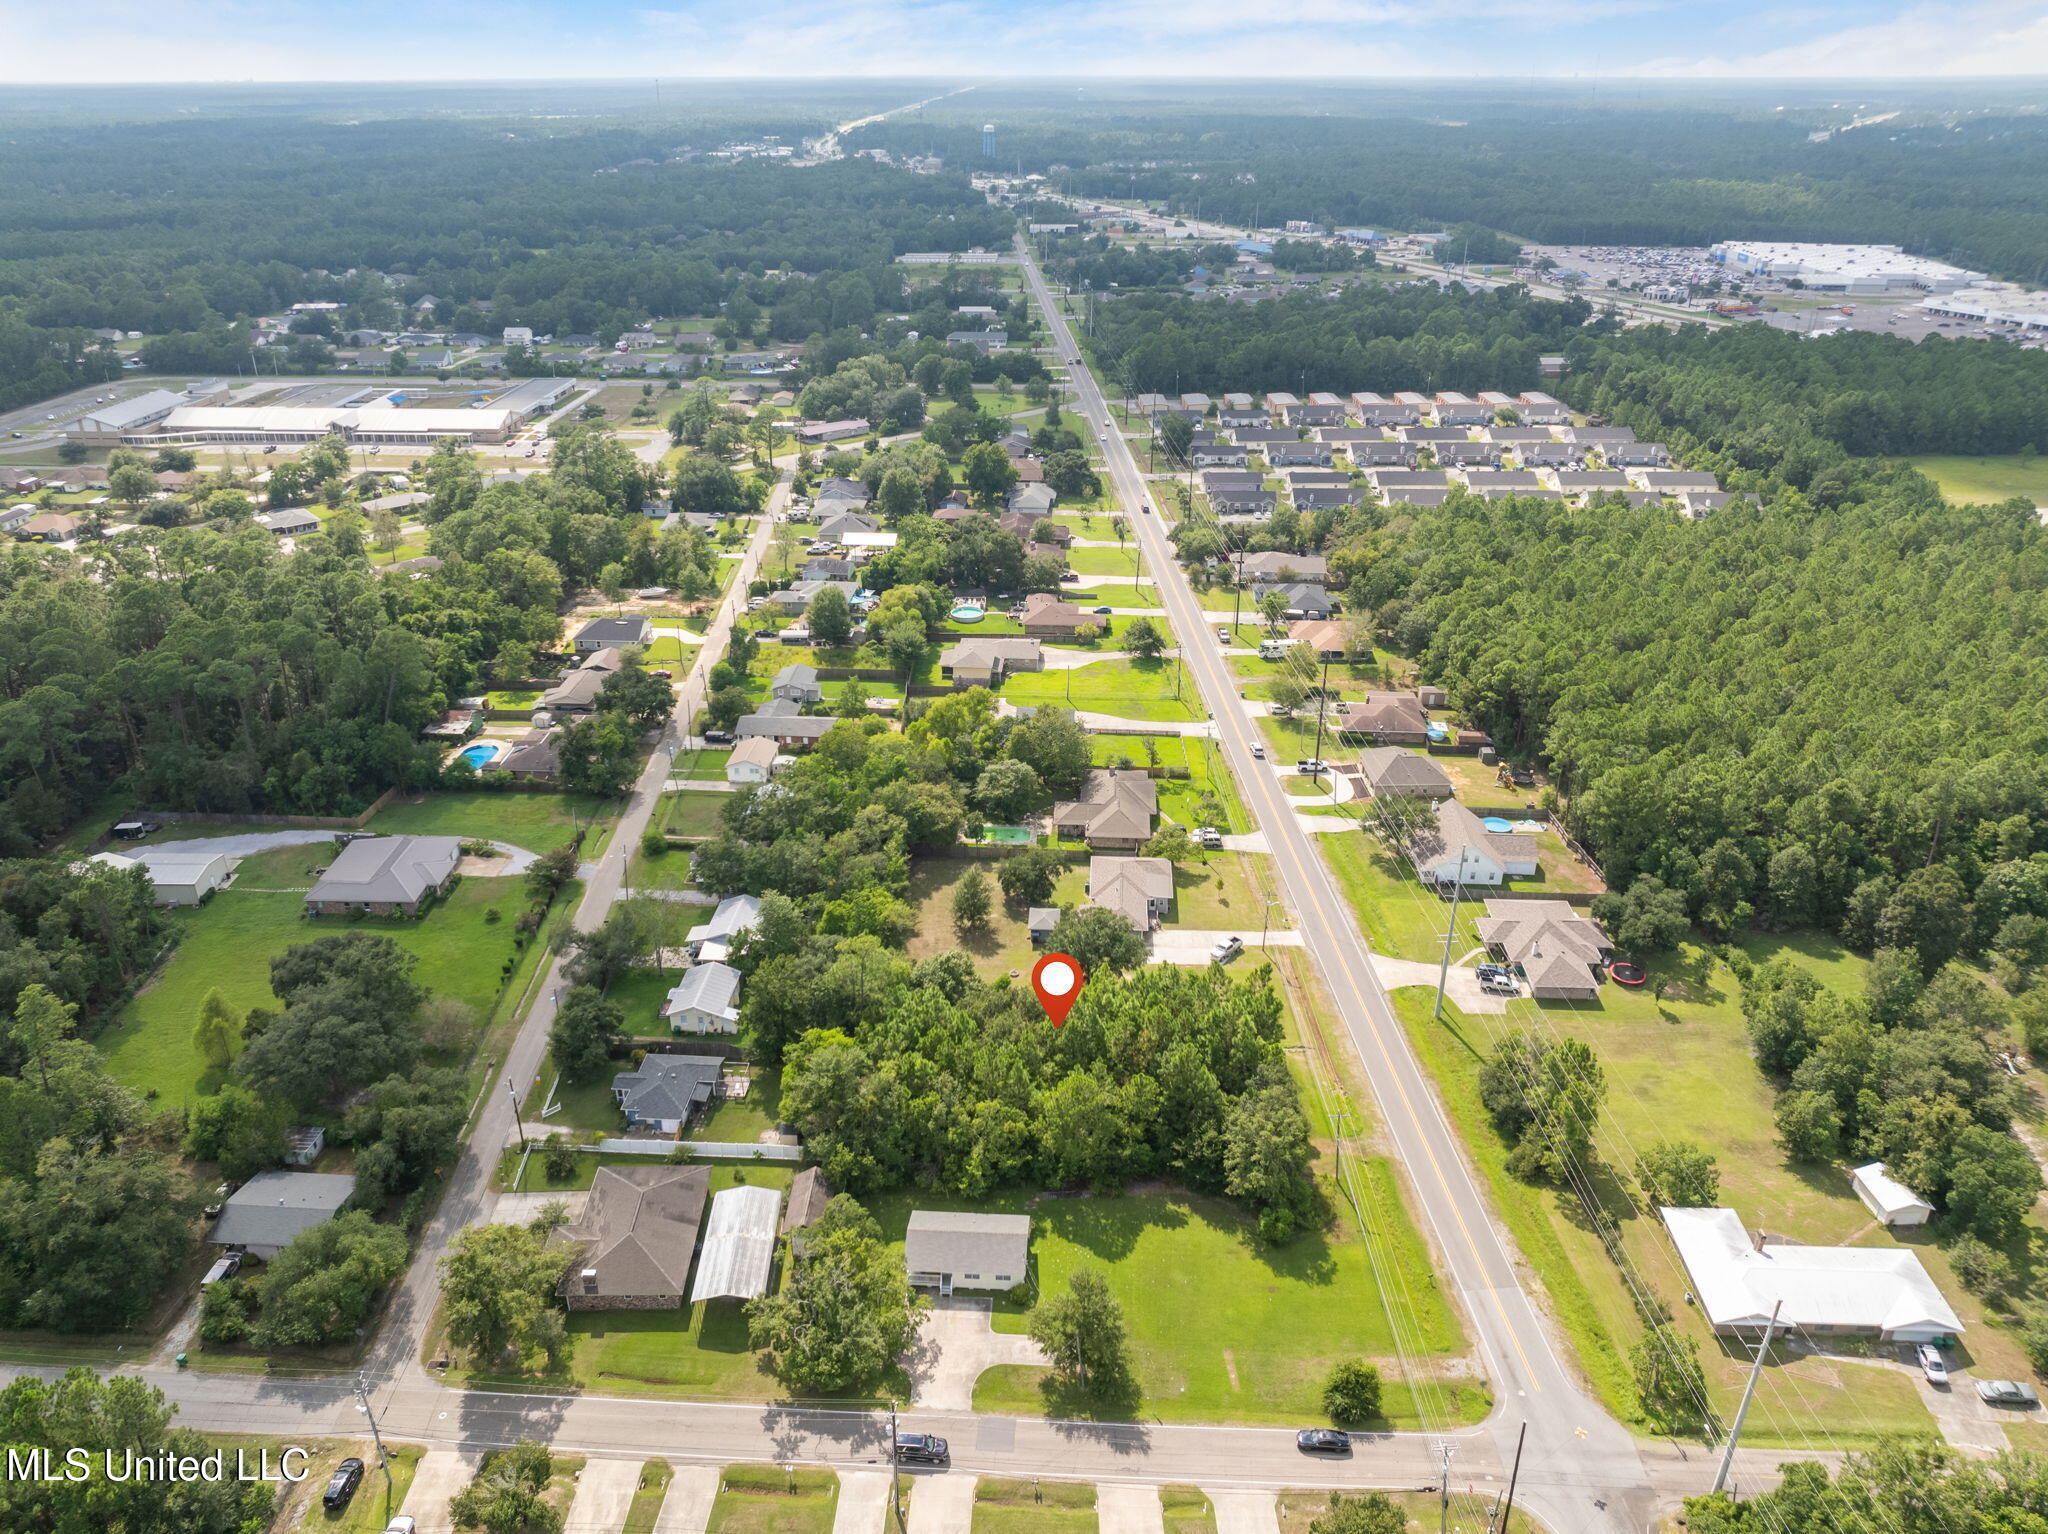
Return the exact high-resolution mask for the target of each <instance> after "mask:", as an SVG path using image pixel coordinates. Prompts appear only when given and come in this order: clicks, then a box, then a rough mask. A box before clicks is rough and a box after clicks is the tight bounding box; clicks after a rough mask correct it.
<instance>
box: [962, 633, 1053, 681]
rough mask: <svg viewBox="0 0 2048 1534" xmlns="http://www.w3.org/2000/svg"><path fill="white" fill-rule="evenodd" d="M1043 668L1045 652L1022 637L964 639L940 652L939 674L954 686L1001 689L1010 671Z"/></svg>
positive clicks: (1040, 669)
mask: <svg viewBox="0 0 2048 1534" xmlns="http://www.w3.org/2000/svg"><path fill="white" fill-rule="evenodd" d="M1044 669H1045V651H1044V649H1043V648H1042V647H1041V646H1040V645H1039V643H1038V641H1037V640H1036V639H1031V638H1028V637H1022V636H1017V637H1012V636H990V637H989V638H986V639H963V640H961V641H960V642H959V643H958V644H956V645H952V646H949V647H948V648H946V649H944V650H941V651H940V652H939V675H940V676H942V677H944V678H945V679H946V680H947V681H949V682H951V683H952V684H953V685H954V686H955V687H1001V686H1002V685H1003V679H1004V678H1005V677H1007V676H1009V675H1010V674H1011V673H1012V672H1015V671H1043V670H1044Z"/></svg>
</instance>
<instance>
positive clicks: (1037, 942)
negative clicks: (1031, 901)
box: [1024, 905, 1060, 948]
mask: <svg viewBox="0 0 2048 1534" xmlns="http://www.w3.org/2000/svg"><path fill="white" fill-rule="evenodd" d="M1059 924H1060V908H1059V907H1058V906H1056V905H1035V906H1033V907H1032V908H1031V909H1030V910H1029V911H1027V912H1026V913H1025V915H1024V930H1025V932H1026V933H1027V934H1028V935H1029V937H1030V939H1031V946H1032V947H1033V948H1043V947H1044V946H1045V940H1046V939H1047V938H1049V937H1051V936H1052V929H1053V928H1055V927H1057V926H1058V925H1059Z"/></svg>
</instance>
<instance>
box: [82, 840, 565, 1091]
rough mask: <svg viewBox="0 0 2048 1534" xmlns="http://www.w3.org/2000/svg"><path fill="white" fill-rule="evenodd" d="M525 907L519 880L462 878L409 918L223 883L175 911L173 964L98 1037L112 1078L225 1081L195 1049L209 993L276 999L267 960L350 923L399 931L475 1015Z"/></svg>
mask: <svg viewBox="0 0 2048 1534" xmlns="http://www.w3.org/2000/svg"><path fill="white" fill-rule="evenodd" d="M525 905H526V899H525V892H524V889H523V887H522V886H521V884H520V883H519V881H517V880H506V879H464V880H463V881H462V882H461V883H460V884H458V885H457V886H456V887H455V889H454V891H453V892H452V893H451V894H450V895H449V896H448V898H447V899H446V900H443V901H441V902H439V903H437V904H436V905H435V906H434V907H433V908H432V909H431V910H430V911H428V912H427V914H426V915H425V916H423V917H420V918H418V919H417V920H413V919H407V918H402V917H400V918H389V919H387V918H380V917H364V918H361V919H359V920H343V919H339V918H323V919H319V920H315V919H313V918H311V917H308V916H306V915H305V914H304V909H305V902H304V899H303V897H301V896H298V895H265V894H256V893H253V892H244V891H240V890H223V891H221V892H220V893H218V894H216V895H215V896H214V897H213V898H212V899H211V900H209V901H207V902H206V904H204V905H202V906H196V907H193V908H192V909H190V910H183V911H177V912H174V913H173V914H172V916H171V921H172V923H173V925H174V926H175V928H176V929H177V930H178V932H179V934H180V941H179V943H178V946H177V948H176V949H175V950H174V951H173V953H172V955H171V957H170V960H169V962H168V963H167V964H166V965H165V966H164V968H163V969H162V971H161V972H160V973H159V974H158V975H157V976H156V978H155V979H154V980H152V981H151V982H150V983H149V984H148V985H147V986H145V987H144V989H143V990H142V991H141V992H140V993H139V994H137V996H136V997H135V999H134V1000H133V1001H131V1002H130V1003H129V1004H128V1006H127V1007H126V1008H125V1009H124V1010H123V1011H122V1013H121V1015H120V1017H119V1018H117V1019H116V1020H115V1022H114V1023H113V1025H112V1026H111V1027H109V1028H108V1029H106V1030H105V1031H104V1032H102V1033H101V1034H100V1035H99V1037H98V1038H97V1039H96V1040H95V1042H96V1043H97V1044H98V1045H99V1047H100V1049H101V1051H102V1052H103V1053H104V1054H105V1055H106V1057H107V1068H108V1069H109V1070H110V1071H111V1072H112V1073H113V1075H114V1077H115V1078H116V1079H117V1080H119V1081H121V1082H123V1083H125V1084H126V1085H128V1086H131V1087H134V1088H135V1089H136V1090H138V1091H141V1092H144V1093H149V1094H152V1095H155V1096H158V1097H161V1098H162V1099H163V1102H164V1105H165V1106H171V1105H175V1104H178V1103H182V1102H184V1101H186V1100H188V1099H189V1098H190V1097H192V1096H193V1095H195V1094H204V1093H209V1092H212V1091H214V1090H216V1089H217V1088H218V1087H219V1085H220V1082H221V1079H222V1078H221V1077H220V1075H219V1074H218V1073H216V1072H213V1071H210V1070H208V1069H207V1067H206V1064H205V1062H204V1061H203V1060H201V1059H200V1056H199V1052H198V1050H196V1049H195V1048H194V1047H193V1045H192V1025H193V1023H194V1022H195V1021H196V1020H197V1018H198V1016H199V1004H200V1003H201V1002H202V1001H203V1000H205V998H206V994H207V992H209V991H213V990H218V991H219V992H220V993H221V996H222V997H223V999H225V1000H226V1001H227V1003H228V1005H229V1006H231V1007H233V1008H234V1009H235V1010H237V1011H247V1010H248V1009H249V1008H250V1007H256V1006H263V1007H275V1006H276V1005H277V1004H278V1003H277V998H276V997H275V996H274V995H272V994H271V990H270V968H269V964H270V960H271V959H272V958H273V957H275V956H276V955H277V954H280V953H282V952H283V951H284V950H285V949H286V948H288V947H290V946H291V945H292V944H294V943H309V942H312V941H313V940H314V939H315V938H319V937H324V936H327V935H328V934H331V933H341V932H356V931H369V932H380V933H386V934H389V935H390V936H391V937H393V938H395V939H397V941H398V943H399V945H400V946H401V947H403V948H405V949H407V950H408V951H410V952H411V953H413V954H415V955H417V956H418V958H419V968H418V970H417V971H416V975H417V978H418V979H419V980H420V982H421V983H422V984H424V985H426V986H428V987H429V988H430V989H432V991H433V992H434V993H435V994H436V995H439V996H453V997H454V998H455V999H456V1000H458V1001H461V1002H465V1003H467V1004H468V1005H469V1006H470V1007H471V1008H473V1009H474V1010H475V1012H476V1014H477V1020H478V1022H479V1023H482V1022H483V1021H485V1020H486V1019H487V1018H488V1017H489V1014H490V1011H491V1006H492V1003H493V1002H494V1001H495V1000H496V999H497V995H498V990H499V980H500V976H499V971H500V968H501V966H502V965H503V963H504V962H505V960H507V959H509V958H511V957H512V956H513V954H514V953H515V951H516V950H515V949H514V946H513V932H512V928H513V921H514V919H515V918H516V917H517V916H518V915H519V913H520V912H521V911H522V910H524V909H525ZM493 909H495V910H497V911H498V912H499V913H500V918H501V919H500V920H498V921H496V922H492V921H489V920H488V919H487V917H486V913H487V912H488V911H491V910H493Z"/></svg>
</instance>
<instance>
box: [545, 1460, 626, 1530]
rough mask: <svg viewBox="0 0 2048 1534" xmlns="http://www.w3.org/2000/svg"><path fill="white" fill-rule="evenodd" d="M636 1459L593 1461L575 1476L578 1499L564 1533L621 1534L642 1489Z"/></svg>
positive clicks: (565, 1525) (571, 1507)
mask: <svg viewBox="0 0 2048 1534" xmlns="http://www.w3.org/2000/svg"><path fill="white" fill-rule="evenodd" d="M640 1463H641V1462H640V1461H639V1460H637V1459H594V1460H591V1461H590V1462H589V1463H588V1464H586V1465H585V1466H584V1467H583V1469H582V1471H581V1472H580V1473H579V1474H578V1475H577V1477H576V1500H575V1501H574V1502H571V1503H570V1504H569V1517H568V1519H567V1520H566V1521H565V1522H564V1523H563V1525H562V1534H619V1531H620V1530H621V1529H623V1528H625V1526H626V1514H627V1513H629V1512H631V1511H632V1509H633V1493H634V1492H636V1491H638V1490H639V1489H640Z"/></svg>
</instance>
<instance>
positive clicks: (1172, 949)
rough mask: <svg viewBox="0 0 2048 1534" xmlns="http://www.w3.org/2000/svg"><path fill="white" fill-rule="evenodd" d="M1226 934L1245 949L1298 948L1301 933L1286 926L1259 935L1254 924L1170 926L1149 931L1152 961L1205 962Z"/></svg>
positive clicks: (1300, 941)
mask: <svg viewBox="0 0 2048 1534" xmlns="http://www.w3.org/2000/svg"><path fill="white" fill-rule="evenodd" d="M1227 937H1234V938H1236V939H1237V940H1238V941H1239V942H1241V943H1243V944H1244V946H1245V948H1246V949H1247V951H1249V950H1250V949H1254V948H1300V947H1301V946H1303V945H1302V939H1301V934H1300V933H1299V932H1294V931H1291V930H1289V929H1288V928H1285V927H1280V928H1276V929H1274V930H1272V931H1269V932H1267V933H1266V934H1264V936H1263V937H1262V936H1261V935H1260V933H1259V929H1258V928H1257V927H1253V928H1251V929H1250V930H1248V931H1242V932H1239V931H1231V930H1226V929H1222V928H1219V929H1217V930H1215V931H1207V930H1203V929H1200V928H1170V929H1164V930H1161V931H1158V932H1155V933H1153V934H1152V957H1151V960H1150V962H1151V963H1153V964H1207V963H1208V962H1209V950H1210V949H1212V948H1214V947H1215V946H1216V945H1217V944H1218V943H1220V942H1222V941H1223V940H1224V939H1225V938H1227Z"/></svg>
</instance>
